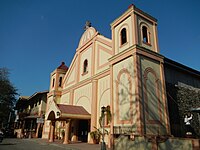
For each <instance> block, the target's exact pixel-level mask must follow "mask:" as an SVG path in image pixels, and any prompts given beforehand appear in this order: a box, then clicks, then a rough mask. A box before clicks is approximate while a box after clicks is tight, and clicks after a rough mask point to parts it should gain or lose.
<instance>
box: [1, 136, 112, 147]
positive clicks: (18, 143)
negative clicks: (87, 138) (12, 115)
mask: <svg viewBox="0 0 200 150" xmlns="http://www.w3.org/2000/svg"><path fill="white" fill-rule="evenodd" d="M0 150H101V145H100V144H89V143H83V142H76V143H70V144H62V141H61V140H55V141H54V142H52V143H50V142H48V140H46V139H41V138H31V139H29V138H27V139H17V138H5V139H3V142H2V143H0ZM107 150H109V149H108V148H107Z"/></svg>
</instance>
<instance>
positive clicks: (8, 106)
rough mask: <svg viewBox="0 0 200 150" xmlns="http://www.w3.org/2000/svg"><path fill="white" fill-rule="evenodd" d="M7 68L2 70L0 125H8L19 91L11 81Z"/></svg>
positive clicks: (0, 79)
mask: <svg viewBox="0 0 200 150" xmlns="http://www.w3.org/2000/svg"><path fill="white" fill-rule="evenodd" d="M8 75H9V71H8V69H7V68H0V123H4V124H5V123H7V121H8V118H9V114H10V112H11V111H12V109H13V107H14V105H15V102H16V95H17V89H16V88H15V87H14V86H13V85H12V83H11V82H10V80H9V77H8Z"/></svg>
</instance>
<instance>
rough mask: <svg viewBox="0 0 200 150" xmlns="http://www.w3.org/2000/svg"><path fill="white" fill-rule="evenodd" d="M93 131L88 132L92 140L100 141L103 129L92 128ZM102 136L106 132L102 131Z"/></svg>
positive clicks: (106, 132)
mask: <svg viewBox="0 0 200 150" xmlns="http://www.w3.org/2000/svg"><path fill="white" fill-rule="evenodd" d="M94 128H95V130H94V131H92V132H90V136H91V138H92V139H96V140H100V137H101V136H102V135H103V129H102V128H99V129H98V128H96V127H94ZM104 134H108V131H107V130H106V129H104Z"/></svg>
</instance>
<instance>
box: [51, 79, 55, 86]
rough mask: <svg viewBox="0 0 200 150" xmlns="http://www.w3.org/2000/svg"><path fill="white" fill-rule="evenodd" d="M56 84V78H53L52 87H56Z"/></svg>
mask: <svg viewBox="0 0 200 150" xmlns="http://www.w3.org/2000/svg"><path fill="white" fill-rule="evenodd" d="M54 84H55V78H53V81H52V88H53V87H54Z"/></svg>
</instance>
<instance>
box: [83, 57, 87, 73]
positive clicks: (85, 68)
mask: <svg viewBox="0 0 200 150" xmlns="http://www.w3.org/2000/svg"><path fill="white" fill-rule="evenodd" d="M87 72H88V60H87V59H85V60H84V62H83V74H85V73H87Z"/></svg>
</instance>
